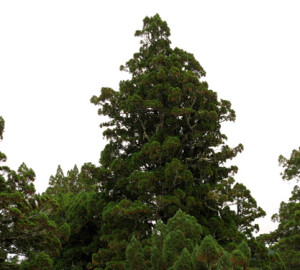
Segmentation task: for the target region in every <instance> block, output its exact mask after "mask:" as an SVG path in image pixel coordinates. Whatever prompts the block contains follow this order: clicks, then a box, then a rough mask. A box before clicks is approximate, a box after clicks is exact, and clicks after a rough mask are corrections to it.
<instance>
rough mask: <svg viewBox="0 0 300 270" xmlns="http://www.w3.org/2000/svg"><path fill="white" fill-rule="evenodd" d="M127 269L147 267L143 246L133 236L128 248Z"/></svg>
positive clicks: (136, 269) (135, 269)
mask: <svg viewBox="0 0 300 270" xmlns="http://www.w3.org/2000/svg"><path fill="white" fill-rule="evenodd" d="M125 269H126V270H144V269H146V265H145V258H144V254H143V250H142V246H141V245H140V243H139V242H138V241H137V240H136V238H135V237H134V236H133V237H132V239H131V241H130V243H129V245H128V246H127V249H126V265H125Z"/></svg>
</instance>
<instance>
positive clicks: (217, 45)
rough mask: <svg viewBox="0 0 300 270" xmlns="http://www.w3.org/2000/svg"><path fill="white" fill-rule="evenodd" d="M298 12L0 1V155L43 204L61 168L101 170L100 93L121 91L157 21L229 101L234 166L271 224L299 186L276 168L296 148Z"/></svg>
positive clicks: (280, 4) (227, 129) (293, 8)
mask: <svg viewBox="0 0 300 270" xmlns="http://www.w3.org/2000/svg"><path fill="white" fill-rule="evenodd" d="M297 2H299V1H287V0H285V1H274V0H272V1H261V0H260V1H241V0H239V1H230V0H229V1H224V0H223V1H199V0H198V1H188V0H186V1H174V0H172V1H168V0H160V1H153V0H152V1H142V0H139V1H121V0H120V1H100V0H99V1H87V0H85V1H75V0H72V1H63V0H60V1H55V0H52V1H42V0H38V1H30V0H29V1H0V115H2V116H3V117H4V119H5V121H6V129H5V133H4V140H3V141H2V142H1V145H0V150H1V151H2V152H4V153H5V154H6V155H7V156H8V160H7V163H6V164H7V165H9V166H10V167H12V168H13V169H17V167H18V166H19V165H20V164H21V163H22V162H25V163H26V164H27V165H28V166H29V167H31V168H33V169H34V171H35V172H36V176H37V177H36V182H35V184H36V188H37V191H38V192H42V191H44V190H45V189H46V187H47V185H48V180H49V176H50V175H51V174H55V172H56V168H57V165H58V164H60V165H61V166H62V168H63V170H64V171H65V172H67V170H69V169H71V168H72V167H73V166H74V165H75V164H77V165H78V166H79V167H80V166H81V165H82V164H83V163H85V162H92V163H94V164H98V160H99V156H100V151H101V149H102V148H103V146H104V145H105V141H104V140H103V138H102V134H101V131H100V129H99V127H98V126H99V124H100V121H101V119H100V117H99V116H98V115H97V108H96V107H95V106H94V105H92V104H90V102H89V100H90V98H91V96H93V95H98V94H99V93H100V89H101V87H103V86H108V87H112V88H114V89H115V90H117V89H118V83H119V81H120V80H121V79H122V78H125V77H126V74H125V73H121V72H120V71H119V66H120V65H121V64H124V63H125V62H126V61H127V60H129V59H130V58H131V56H132V55H133V53H134V52H136V51H137V50H138V48H139V40H138V39H137V38H135V37H134V32H135V30H137V29H141V27H142V20H143V18H144V17H145V16H152V15H154V14H156V13H159V14H160V16H161V17H162V19H163V20H166V21H167V22H168V25H169V27H170V29H171V41H172V46H176V47H179V48H182V49H184V50H186V51H188V52H190V53H193V54H194V55H195V57H196V59H198V60H199V62H200V64H201V65H202V66H203V67H204V69H205V70H206V72H207V76H206V81H207V82H208V83H209V86H210V88H211V89H213V90H214V91H216V92H217V93H218V95H219V98H222V99H227V100H229V101H231V103H232V106H233V108H234V109H235V111H236V114H237V120H236V122H235V123H230V124H225V125H224V129H223V130H224V133H225V134H226V135H227V136H228V137H229V140H228V143H229V144H230V145H231V146H235V145H237V144H238V143H242V144H243V145H244V147H245V150H244V152H243V153H242V154H240V155H239V157H238V158H236V159H235V164H237V165H238V167H239V173H238V174H237V176H236V180H238V181H240V182H242V183H244V184H245V185H246V186H247V187H248V188H249V189H250V190H251V192H252V195H253V196H254V198H255V199H256V200H257V202H258V204H259V205H260V206H261V207H263V209H264V210H265V211H266V212H267V214H268V215H267V217H266V218H264V219H262V220H260V221H259V223H260V227H261V232H269V231H270V230H271V229H272V230H273V229H274V228H275V227H276V225H275V224H273V223H272V222H271V221H270V216H271V215H272V214H273V213H275V212H277V210H278V207H279V204H280V202H281V201H283V200H285V201H286V200H288V198H289V196H290V191H291V190H292V187H293V186H294V185H295V182H291V183H287V182H284V181H283V180H282V179H281V177H280V171H281V169H280V168H279V167H278V162H277V160H278V156H279V155H280V154H283V155H285V156H289V154H290V152H291V151H292V149H294V148H297V147H298V146H300V127H299V111H300V107H299V91H300V80H299V77H300V76H299V71H300V34H299V32H300V31H299V28H300V16H299V12H300V9H299V5H298V3H297Z"/></svg>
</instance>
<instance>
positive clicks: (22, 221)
mask: <svg viewBox="0 0 300 270" xmlns="http://www.w3.org/2000/svg"><path fill="white" fill-rule="evenodd" d="M3 131H4V120H3V118H2V117H0V132H1V133H0V138H2V135H3ZM5 160H6V156H5V155H4V154H3V153H0V162H4V161H5ZM34 179H35V174H34V172H33V170H32V169H29V168H28V167H27V166H26V165H25V164H22V165H21V166H20V167H19V169H18V170H17V171H14V170H11V169H10V168H9V167H7V166H1V167H0V268H1V269H14V267H15V266H14V265H15V264H16V263H17V262H18V256H23V257H25V260H23V263H22V269H39V268H34V267H33V264H41V265H42V264H44V266H43V269H52V264H53V262H52V259H51V258H50V257H49V256H51V257H55V256H57V255H58V254H59V249H60V248H61V241H60V238H63V237H65V238H67V237H68V232H67V231H65V230H63V227H64V224H62V226H57V224H56V223H55V222H54V221H53V220H51V219H50V218H49V215H51V214H52V213H54V212H55V211H56V210H57V207H58V205H57V203H56V202H55V201H54V200H53V199H52V198H50V197H49V196H46V195H42V196H41V195H37V194H35V189H34V185H33V181H34ZM8 255H10V257H11V256H12V255H14V256H15V257H14V258H12V259H11V258H9V257H8Z"/></svg>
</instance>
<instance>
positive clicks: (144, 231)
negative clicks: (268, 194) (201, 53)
mask: <svg viewBox="0 0 300 270" xmlns="http://www.w3.org/2000/svg"><path fill="white" fill-rule="evenodd" d="M135 35H136V36H137V37H140V38H141V47H140V50H139V52H137V53H135V54H134V56H133V58H132V59H130V60H129V61H128V62H127V63H126V64H125V65H124V66H121V70H124V71H127V72H129V74H131V78H130V79H129V80H125V81H121V82H120V89H119V91H114V90H113V89H111V88H102V90H101V94H100V96H99V97H96V96H94V97H93V98H92V99H91V101H92V102H93V103H94V104H96V105H99V106H100V108H99V115H101V116H105V117H106V119H109V120H108V121H106V122H104V123H102V124H101V127H105V128H106V130H105V131H104V133H103V135H104V136H105V138H106V139H108V141H109V143H108V144H107V145H106V147H105V148H104V150H103V151H102V153H101V159H100V162H101V168H100V169H101V173H100V174H99V181H100V183H99V187H100V191H101V193H102V194H103V198H105V200H106V201H107V202H109V203H108V204H107V206H106V207H105V208H104V210H103V216H102V218H103V226H102V228H101V234H102V236H101V241H102V242H103V243H105V242H106V243H107V244H106V245H103V247H102V248H101V249H100V250H99V253H101V254H102V255H99V253H98V254H97V255H95V257H97V259H95V260H94V261H95V263H94V266H95V267H96V266H97V267H105V265H106V263H107V262H108V261H109V260H116V261H115V262H117V261H119V260H120V261H122V260H124V259H125V255H124V253H125V252H124V251H125V248H126V246H127V244H128V241H129V239H131V235H132V234H134V235H137V236H138V238H139V239H146V238H148V237H149V235H150V233H151V229H152V227H153V224H154V223H155V222H157V221H158V220H159V219H161V220H162V221H163V222H167V221H168V219H169V218H171V217H172V216H173V215H174V214H175V213H176V212H177V210H178V209H182V210H183V211H185V212H186V213H188V214H190V215H192V216H194V217H195V218H196V219H197V221H198V222H199V223H200V224H201V225H203V226H204V227H206V228H207V230H209V231H210V233H211V234H212V235H213V236H214V237H216V238H217V239H222V240H223V244H226V243H229V242H231V241H233V239H235V238H236V237H237V235H239V234H240V233H243V232H244V231H245V232H246V231H247V232H250V233H251V231H252V227H253V225H252V224H251V222H252V221H253V220H254V219H255V218H257V217H260V216H262V215H263V214H264V212H263V211H262V210H261V209H259V208H257V206H256V203H255V202H254V201H251V202H250V204H248V205H250V206H249V208H248V209H250V210H249V211H248V210H246V211H244V212H243V211H240V212H238V213H236V212H234V211H232V210H231V209H230V208H229V206H228V205H229V204H232V203H235V201H237V200H236V199H235V198H236V197H235V196H236V195H234V194H236V192H231V191H232V189H233V184H234V180H233V178H232V176H233V175H234V174H235V173H236V172H237V167H236V166H230V167H227V166H226V165H225V164H226V162H227V161H228V160H230V159H232V158H234V157H235V156H236V155H237V154H238V153H239V152H241V151H242V149H243V147H242V145H238V146H237V147H235V148H230V147H229V146H228V145H226V139H227V138H226V136H225V135H224V134H223V133H222V132H221V123H222V122H224V121H234V120H235V112H234V111H233V110H232V109H231V104H230V102H229V101H226V100H218V97H217V94H216V93H215V92H214V91H212V90H210V89H209V86H208V84H207V82H205V81H203V80H202V79H203V77H204V76H205V71H204V69H203V68H202V67H201V65H200V64H199V62H198V61H197V60H196V59H195V57H194V56H193V55H192V54H191V53H188V52H185V51H184V50H182V49H179V48H174V49H173V48H171V46H170V44H171V42H170V40H169V36H170V29H169V27H168V26H167V23H166V22H164V21H162V20H161V18H160V17H159V15H155V16H154V17H150V18H149V17H146V18H145V19H144V23H143V28H142V30H138V31H136V33H135ZM248 197H249V198H250V197H251V196H250V194H249V195H248ZM251 198H252V197H251ZM241 199H242V196H241ZM239 203H240V201H239ZM241 205H242V206H243V207H244V208H243V209H247V206H246V205H247V204H241ZM243 214H245V215H248V217H247V218H246V217H245V218H242V215H243ZM252 214H254V216H252ZM223 220H227V221H228V223H229V224H230V226H229V227H230V228H228V227H227V228H226V229H224V227H225V226H223V225H222V222H223ZM241 227H243V228H242V229H241V230H240V232H239V231H238V230H239V229H240V228H241ZM116 243H118V245H116ZM120 243H123V244H122V245H120ZM110 246H112V247H114V248H110ZM117 247H118V248H117ZM120 254H123V255H122V256H121V255H120ZM117 257H118V259H116V258H117Z"/></svg>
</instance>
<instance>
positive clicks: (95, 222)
mask: <svg viewBox="0 0 300 270" xmlns="http://www.w3.org/2000/svg"><path fill="white" fill-rule="evenodd" d="M96 173H97V170H96V169H95V166H94V165H92V164H90V163H87V164H84V165H83V166H82V168H81V170H80V171H79V170H78V168H77V166H76V165H75V166H74V168H73V169H72V170H70V171H68V172H67V175H64V173H63V171H62V169H61V167H60V166H58V168H57V172H56V174H55V175H54V176H51V177H50V180H49V187H48V189H47V191H46V194H48V195H49V196H51V197H52V198H54V199H55V200H56V201H57V202H58V205H59V208H58V211H57V212H56V213H55V214H53V215H51V218H52V219H53V220H54V221H55V222H56V223H57V224H59V225H61V226H62V228H64V229H65V230H68V231H69V237H68V238H67V239H66V238H63V237H62V238H60V240H61V242H62V250H61V251H60V256H58V257H54V258H53V268H54V269H57V270H61V269H74V270H75V269H78V270H79V269H86V267H87V265H88V264H89V263H90V262H91V261H92V254H93V253H94V252H96V251H97V249H98V248H99V247H98V242H99V237H100V236H99V229H100V225H101V214H102V209H103V200H102V199H101V194H98V193H97V192H96V191H97V187H96V184H95V182H94V180H95V179H96V175H95V174H96Z"/></svg>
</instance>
